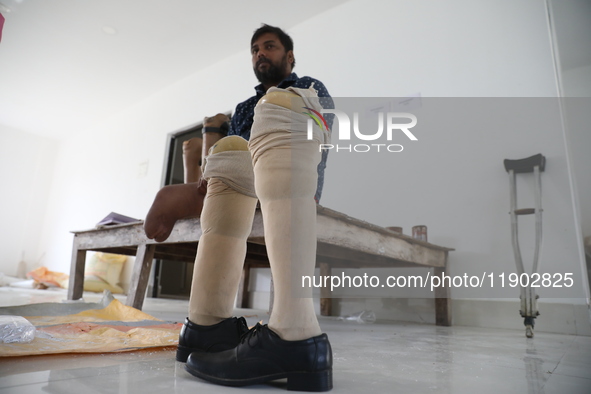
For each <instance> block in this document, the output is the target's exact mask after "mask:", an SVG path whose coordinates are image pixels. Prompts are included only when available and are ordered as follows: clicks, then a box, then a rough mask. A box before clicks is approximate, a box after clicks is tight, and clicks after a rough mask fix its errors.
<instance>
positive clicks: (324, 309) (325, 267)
mask: <svg viewBox="0 0 591 394" xmlns="http://www.w3.org/2000/svg"><path fill="white" fill-rule="evenodd" d="M330 272H331V269H330V265H329V264H328V263H320V277H321V278H324V277H325V276H330ZM320 315H321V316H332V298H331V294H330V290H329V289H328V288H326V287H321V288H320Z"/></svg>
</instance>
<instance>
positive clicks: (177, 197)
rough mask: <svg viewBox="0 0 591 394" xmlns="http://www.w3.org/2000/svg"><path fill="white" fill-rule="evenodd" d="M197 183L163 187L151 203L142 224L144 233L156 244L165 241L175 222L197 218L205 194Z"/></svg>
mask: <svg viewBox="0 0 591 394" xmlns="http://www.w3.org/2000/svg"><path fill="white" fill-rule="evenodd" d="M199 186H200V184H199V183H184V184H179V185H169V186H165V187H163V188H162V189H160V191H159V192H158V194H156V198H155V199H154V202H153V203H152V207H151V208H150V211H149V212H148V216H146V220H145V222H144V232H145V233H146V236H147V237H148V238H150V239H154V240H156V241H157V242H162V241H165V240H166V239H167V238H168V237H169V235H170V233H171V232H172V229H173V227H174V224H175V223H176V221H177V220H180V219H186V218H191V217H198V216H199V215H200V214H201V210H202V209H203V199H204V198H205V193H204V191H203V190H202V188H200V187H199Z"/></svg>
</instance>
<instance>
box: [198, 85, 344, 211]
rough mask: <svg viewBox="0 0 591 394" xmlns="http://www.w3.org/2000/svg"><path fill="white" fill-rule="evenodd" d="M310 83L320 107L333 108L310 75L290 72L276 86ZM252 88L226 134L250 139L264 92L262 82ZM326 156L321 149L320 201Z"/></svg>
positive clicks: (217, 130)
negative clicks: (302, 75)
mask: <svg viewBox="0 0 591 394" xmlns="http://www.w3.org/2000/svg"><path fill="white" fill-rule="evenodd" d="M312 83H314V89H315V90H316V91H317V92H318V97H319V98H320V100H319V101H320V104H321V105H322V107H323V108H334V104H333V101H332V98H331V97H330V94H328V90H326V87H325V86H324V84H323V83H322V82H320V81H319V80H317V79H314V78H310V77H302V78H298V76H297V74H296V73H291V74H289V75H288V76H287V77H286V78H285V79H284V80H283V81H281V82H280V83H279V85H277V87H278V88H281V89H285V88H288V87H290V86H291V87H294V88H299V89H307V88H309V87H310V86H311V85H312ZM254 90H255V92H256V95H254V96H252V97H251V98H249V99H248V100H246V101H243V102H241V103H240V104H238V105H237V106H236V110H235V111H234V114H233V115H232V120H231V122H232V123H231V124H230V129H229V130H228V132H227V135H239V136H241V137H242V138H244V139H245V140H249V139H250V129H251V128H252V123H253V121H254V107H255V106H256V105H257V103H258V102H259V100H260V99H261V97H263V96H264V95H265V93H266V91H265V88H264V87H263V84H259V85H257V86H255V88H254ZM330 115H332V114H327V115H326V116H325V119H326V121H327V123H328V125H329V128H331V127H332V121H333V120H334V116H330ZM210 131H215V132H222V133H224V131H222V130H219V129H217V128H209V127H208V128H206V129H204V130H203V132H210ZM327 158H328V150H326V149H324V150H323V151H322V159H321V160H320V163H319V164H318V187H317V189H316V195H315V196H314V199H315V200H316V202H319V201H320V196H321V195H322V187H323V186H324V169H325V168H326V160H327Z"/></svg>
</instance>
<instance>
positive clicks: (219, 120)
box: [203, 114, 230, 127]
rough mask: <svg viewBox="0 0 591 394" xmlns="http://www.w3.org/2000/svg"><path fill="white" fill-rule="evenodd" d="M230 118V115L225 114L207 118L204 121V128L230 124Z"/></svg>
mask: <svg viewBox="0 0 591 394" xmlns="http://www.w3.org/2000/svg"><path fill="white" fill-rule="evenodd" d="M229 121H230V118H229V117H228V115H224V114H217V115H215V116H211V117H205V118H204V119H203V126H204V127H220V126H221V125H222V124H224V123H225V122H229Z"/></svg>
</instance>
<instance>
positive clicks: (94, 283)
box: [84, 275, 123, 294]
mask: <svg viewBox="0 0 591 394" xmlns="http://www.w3.org/2000/svg"><path fill="white" fill-rule="evenodd" d="M103 290H110V291H111V293H113V294H123V289H122V288H121V287H119V286H116V285H115V286H113V285H110V284H108V283H107V282H105V281H104V280H102V279H101V278H99V277H97V276H94V275H90V276H85V277H84V291H94V292H97V293H102V292H103Z"/></svg>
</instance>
